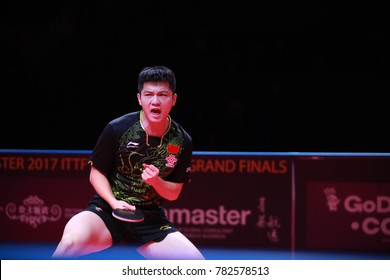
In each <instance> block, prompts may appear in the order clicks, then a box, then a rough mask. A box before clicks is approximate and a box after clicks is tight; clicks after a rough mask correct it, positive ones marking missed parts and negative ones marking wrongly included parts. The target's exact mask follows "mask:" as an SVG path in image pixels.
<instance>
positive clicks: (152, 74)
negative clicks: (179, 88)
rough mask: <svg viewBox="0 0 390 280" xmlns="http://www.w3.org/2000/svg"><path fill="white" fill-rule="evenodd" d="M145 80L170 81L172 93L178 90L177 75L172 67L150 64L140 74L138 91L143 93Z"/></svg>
mask: <svg viewBox="0 0 390 280" xmlns="http://www.w3.org/2000/svg"><path fill="white" fill-rule="evenodd" d="M145 82H168V83H169V87H170V88H171V90H172V93H175V92H176V77H175V73H173V71H172V70H171V69H169V68H168V67H166V66H163V65H155V66H148V67H145V68H143V69H142V70H141V72H140V73H139V75H138V92H139V93H141V91H142V89H143V87H144V83H145Z"/></svg>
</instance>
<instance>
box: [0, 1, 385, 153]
mask: <svg viewBox="0 0 390 280" xmlns="http://www.w3.org/2000/svg"><path fill="white" fill-rule="evenodd" d="M11 2H12V3H11V4H3V7H2V9H1V10H0V15H1V45H0V48H1V49H0V50H1V58H0V59H1V61H0V62H1V72H0V74H1V88H0V90H1V100H2V101H1V104H2V106H1V113H0V114H1V115H0V117H1V124H2V125H1V140H0V148H7V149H8V148H16V149H19V148H23V149H81V150H84V149H92V148H93V146H94V144H95V142H96V140H97V137H98V136H99V134H100V132H101V130H102V129H103V127H104V125H105V124H106V123H107V122H108V121H109V120H111V119H113V118H115V117H117V116H120V115H122V114H124V113H127V112H129V111H133V110H138V109H139V105H138V103H137V100H136V93H137V75H138V72H139V71H140V70H141V68H142V67H144V66H147V65H152V64H165V65H166V66H168V67H170V68H172V69H173V70H174V71H175V73H176V77H177V82H178V88H177V93H178V102H177V105H176V106H175V107H174V108H173V111H172V114H171V115H172V117H173V118H174V119H175V120H177V121H178V122H179V123H181V124H182V125H183V126H184V127H185V128H186V129H187V131H188V132H189V133H190V134H191V135H192V137H193V140H194V148H195V150H197V151H302V152H304V151H334V152H338V151H346V152H390V136H389V135H388V130H389V126H388V120H389V106H388V103H389V102H388V101H387V99H388V96H387V95H388V93H389V84H388V83H389V50H390V48H389V47H390V45H389V29H388V27H387V26H388V25H389V8H388V6H389V5H388V4H383V3H376V2H375V1H369V2H367V3H361V4H359V3H350V4H348V3H347V4H344V6H342V5H340V3H339V1H323V2H317V1H226V2H211V1H210V2H207V1H206V2H203V1H202V2H197V1H178V2H172V1H160V2H149V1H124V0H118V1H107V0H106V1H104V0H96V1H76V0H74V1H11Z"/></svg>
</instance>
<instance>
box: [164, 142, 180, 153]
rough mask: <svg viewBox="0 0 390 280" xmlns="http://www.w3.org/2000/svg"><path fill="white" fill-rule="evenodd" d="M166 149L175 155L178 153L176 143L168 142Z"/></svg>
mask: <svg viewBox="0 0 390 280" xmlns="http://www.w3.org/2000/svg"><path fill="white" fill-rule="evenodd" d="M167 151H168V153H170V154H175V155H177V154H178V153H179V146H177V145H172V144H168V146H167Z"/></svg>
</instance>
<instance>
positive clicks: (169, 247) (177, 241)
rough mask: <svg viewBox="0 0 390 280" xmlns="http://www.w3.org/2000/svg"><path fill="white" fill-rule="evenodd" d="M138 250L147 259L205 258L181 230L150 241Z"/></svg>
mask: <svg viewBox="0 0 390 280" xmlns="http://www.w3.org/2000/svg"><path fill="white" fill-rule="evenodd" d="M137 251H138V252H139V253H140V254H141V255H142V256H144V257H145V258H147V259H156V260H161V259H171V260H204V257H203V255H202V254H201V252H200V251H199V250H198V249H197V248H196V247H195V245H194V244H193V243H192V242H191V241H190V240H188V239H187V237H185V236H184V235H183V234H182V233H181V232H178V231H176V232H173V233H170V234H168V235H167V237H165V238H164V240H162V241H160V242H149V243H146V244H144V245H142V246H140V247H139V248H138V249H137Z"/></svg>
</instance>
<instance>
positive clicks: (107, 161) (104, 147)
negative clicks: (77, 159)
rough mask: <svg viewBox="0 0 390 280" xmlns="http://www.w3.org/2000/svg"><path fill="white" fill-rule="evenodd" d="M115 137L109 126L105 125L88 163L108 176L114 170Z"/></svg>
mask: <svg viewBox="0 0 390 280" xmlns="http://www.w3.org/2000/svg"><path fill="white" fill-rule="evenodd" d="M115 139H116V136H115V133H114V130H113V127H112V125H111V124H107V125H106V127H105V128H104V129H103V131H102V133H101V134H100V136H99V138H98V140H97V142H96V145H95V147H94V149H93V150H92V154H91V156H90V157H89V161H88V163H89V164H90V165H91V166H93V167H95V168H97V169H98V170H99V171H100V172H102V173H104V174H106V175H107V174H109V173H111V171H112V170H113V168H114V164H115V151H116V148H115V147H116V141H115Z"/></svg>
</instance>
